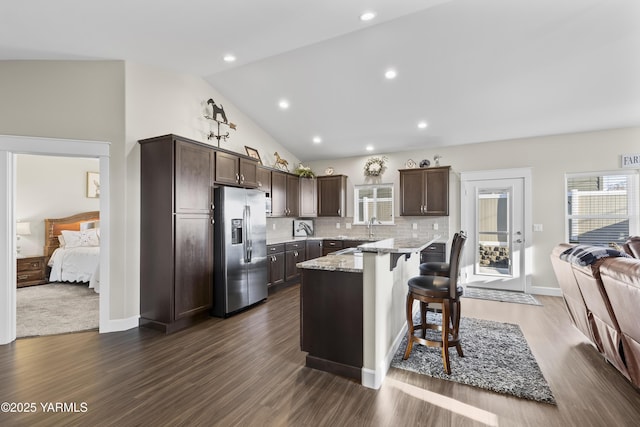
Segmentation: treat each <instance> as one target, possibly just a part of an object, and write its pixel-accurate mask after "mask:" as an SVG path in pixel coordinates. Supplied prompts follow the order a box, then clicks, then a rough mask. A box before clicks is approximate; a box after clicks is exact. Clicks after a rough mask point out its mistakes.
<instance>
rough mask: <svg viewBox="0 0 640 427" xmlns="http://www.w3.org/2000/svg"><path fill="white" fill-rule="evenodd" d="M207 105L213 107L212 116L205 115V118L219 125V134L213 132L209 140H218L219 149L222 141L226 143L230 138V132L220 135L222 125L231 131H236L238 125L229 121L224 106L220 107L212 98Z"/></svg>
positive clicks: (208, 136) (210, 133) (208, 137)
mask: <svg viewBox="0 0 640 427" xmlns="http://www.w3.org/2000/svg"><path fill="white" fill-rule="evenodd" d="M207 105H211V115H208V114H205V115H204V118H205V119H207V120H212V121H214V122H216V123H217V133H216V132H214V131H213V130H211V131H210V132H209V135H207V139H213V138H215V139H217V140H218V147H220V140H221V139H222V140H224V141H226V140H227V139H228V138H229V131H227V132H226V133H220V125H225V126H228V127H229V129H232V130H236V125H235V124H234V123H231V122H230V121H228V120H227V114H226V113H225V112H224V107H223V106H222V105H220V106H218V105H217V104H216V103H215V101H214V100H213V99H212V98H209V100H208V101H207Z"/></svg>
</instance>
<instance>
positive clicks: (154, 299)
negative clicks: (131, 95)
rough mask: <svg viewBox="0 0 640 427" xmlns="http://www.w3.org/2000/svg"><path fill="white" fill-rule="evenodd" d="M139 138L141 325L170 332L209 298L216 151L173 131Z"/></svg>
mask: <svg viewBox="0 0 640 427" xmlns="http://www.w3.org/2000/svg"><path fill="white" fill-rule="evenodd" d="M139 143H140V147H141V148H140V150H141V160H140V163H141V165H140V166H141V167H140V170H141V172H140V180H141V185H140V201H141V206H140V325H141V326H149V327H153V328H156V329H160V330H162V331H164V332H166V333H170V332H174V331H176V330H179V329H182V328H184V327H187V326H189V325H190V324H192V323H193V322H194V321H195V320H196V319H197V318H199V317H206V316H207V315H208V310H209V308H210V307H211V305H212V302H213V268H214V267H213V263H214V261H213V259H214V258H213V209H214V206H213V182H214V178H215V151H214V150H213V149H212V147H209V146H207V145H205V144H202V143H198V142H196V141H191V140H187V139H184V138H180V137H177V136H175V135H165V136H161V137H157V138H150V139H145V140H141V141H139Z"/></svg>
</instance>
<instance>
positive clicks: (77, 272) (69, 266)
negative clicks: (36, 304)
mask: <svg viewBox="0 0 640 427" xmlns="http://www.w3.org/2000/svg"><path fill="white" fill-rule="evenodd" d="M49 267H51V275H50V276H49V281H50V282H89V288H91V289H93V290H95V291H96V292H98V293H99V292H100V274H99V267H100V247H99V246H81V247H76V248H66V249H62V248H58V249H56V250H55V251H54V252H53V255H51V258H50V259H49Z"/></svg>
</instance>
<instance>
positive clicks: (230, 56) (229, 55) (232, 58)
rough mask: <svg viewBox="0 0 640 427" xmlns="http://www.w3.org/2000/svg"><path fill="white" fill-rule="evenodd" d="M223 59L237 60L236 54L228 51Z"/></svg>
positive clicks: (225, 60) (226, 60) (228, 60)
mask: <svg viewBox="0 0 640 427" xmlns="http://www.w3.org/2000/svg"><path fill="white" fill-rule="evenodd" d="M222 60H223V61H224V62H234V61H235V60H236V57H235V55H232V54H230V53H228V54H226V55H225V56H224V57H223V58H222Z"/></svg>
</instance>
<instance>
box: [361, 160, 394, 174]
mask: <svg viewBox="0 0 640 427" xmlns="http://www.w3.org/2000/svg"><path fill="white" fill-rule="evenodd" d="M387 160H388V159H387V158H386V157H371V158H370V159H369V160H367V163H365V164H364V174H365V175H366V176H380V175H382V174H383V173H384V171H385V169H386V166H385V164H384V163H385V162H386V161H387Z"/></svg>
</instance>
